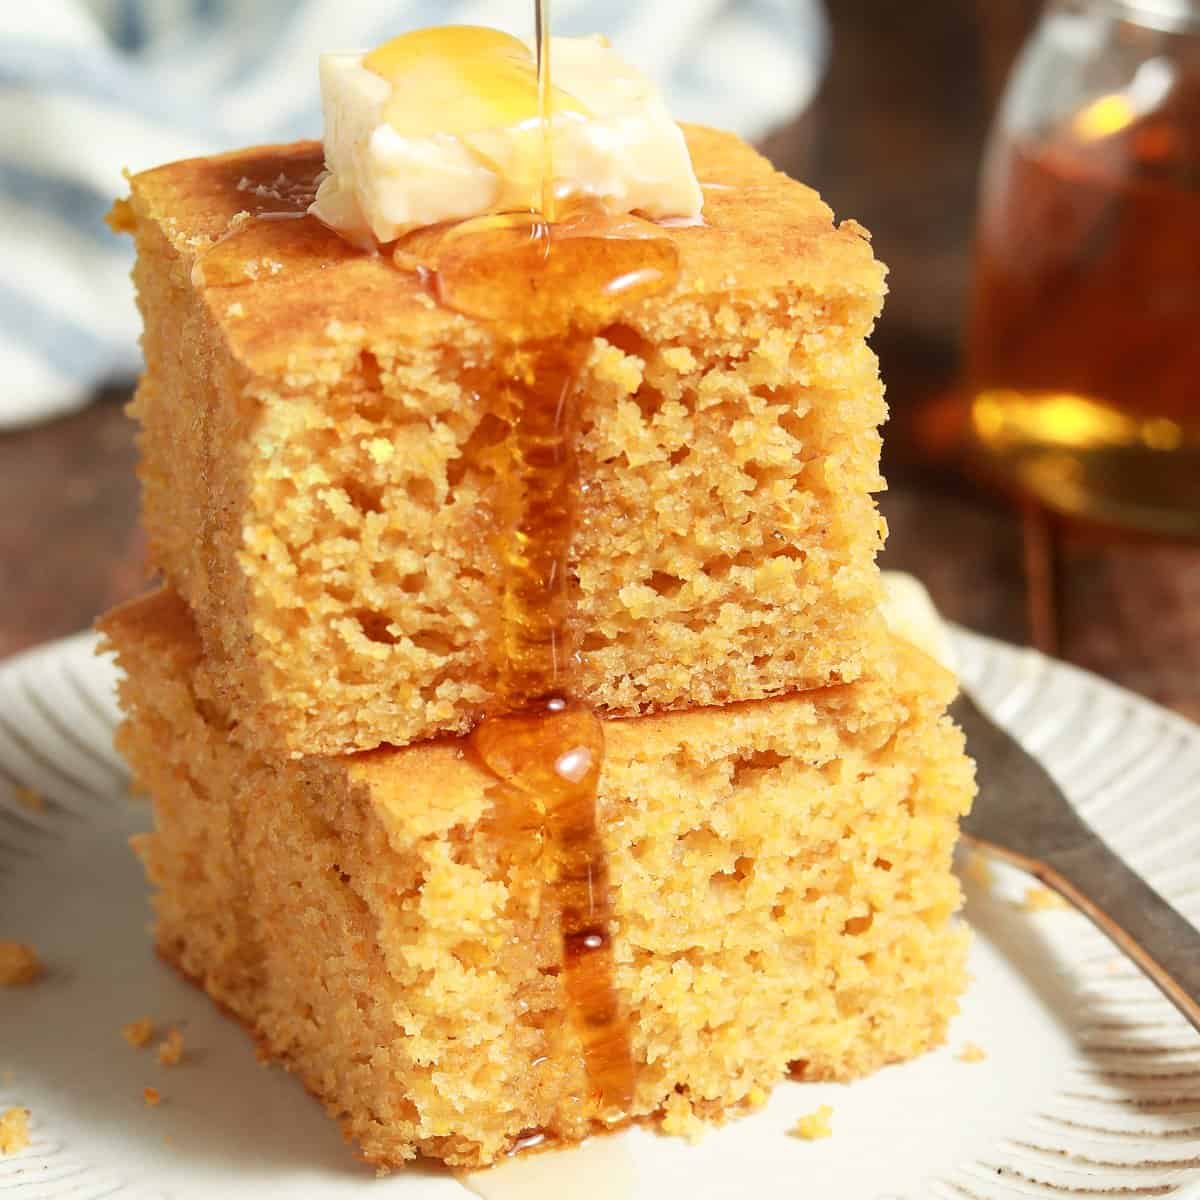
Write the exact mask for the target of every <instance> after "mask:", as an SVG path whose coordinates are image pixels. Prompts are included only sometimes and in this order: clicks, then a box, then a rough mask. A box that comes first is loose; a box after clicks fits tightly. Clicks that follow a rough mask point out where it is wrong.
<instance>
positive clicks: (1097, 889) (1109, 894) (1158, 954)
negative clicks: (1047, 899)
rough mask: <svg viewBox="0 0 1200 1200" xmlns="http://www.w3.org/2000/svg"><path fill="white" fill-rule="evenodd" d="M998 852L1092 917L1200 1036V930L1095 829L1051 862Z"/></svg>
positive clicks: (1050, 858) (1054, 855)
mask: <svg viewBox="0 0 1200 1200" xmlns="http://www.w3.org/2000/svg"><path fill="white" fill-rule="evenodd" d="M987 848H988V849H989V850H991V851H992V852H993V853H996V854H999V855H1000V856H1001V857H1003V858H1006V859H1008V860H1009V861H1010V862H1012V863H1013V864H1014V865H1016V866H1018V867H1020V868H1022V870H1025V871H1028V872H1029V873H1030V874H1031V875H1034V876H1036V877H1037V878H1038V879H1040V880H1041V881H1042V883H1044V884H1045V885H1046V886H1047V887H1049V888H1052V889H1053V890H1054V891H1056V892H1058V893H1059V895H1061V896H1062V897H1063V898H1064V899H1066V900H1068V901H1070V902H1071V903H1072V904H1073V905H1074V906H1075V907H1076V908H1078V909H1079V910H1080V912H1082V913H1083V914H1084V915H1085V916H1087V917H1088V918H1089V919H1090V920H1091V921H1092V923H1093V924H1095V925H1096V927H1097V928H1098V929H1099V930H1100V931H1101V932H1102V933H1104V934H1105V935H1106V936H1107V937H1108V938H1109V939H1110V940H1111V941H1112V942H1114V943H1115V944H1116V946H1117V947H1118V948H1119V949H1120V950H1121V951H1122V952H1123V953H1124V954H1126V955H1128V956H1129V957H1130V958H1131V959H1133V961H1134V962H1135V963H1136V964H1137V965H1138V966H1139V967H1140V968H1141V970H1142V971H1143V972H1144V973H1145V974H1146V975H1147V976H1148V977H1149V978H1150V980H1151V981H1152V982H1153V983H1154V984H1155V985H1156V986H1157V987H1158V989H1159V990H1160V991H1161V992H1162V994H1163V995H1164V996H1166V998H1167V999H1168V1000H1170V1001H1171V1003H1172V1004H1174V1005H1175V1007H1176V1008H1177V1009H1179V1011H1180V1012H1181V1013H1182V1014H1183V1015H1184V1016H1185V1017H1186V1018H1187V1019H1188V1020H1189V1021H1190V1022H1191V1023H1192V1025H1193V1026H1194V1027H1195V1029H1196V1031H1197V1032H1200V930H1197V929H1196V927H1195V926H1194V925H1193V924H1192V923H1191V922H1190V921H1189V920H1188V919H1187V918H1186V917H1184V916H1182V915H1181V914H1180V913H1179V912H1178V911H1177V910H1176V909H1174V908H1172V907H1171V905H1169V904H1168V903H1167V902H1166V901H1165V900H1164V899H1163V898H1162V897H1161V896H1160V895H1159V894H1158V893H1157V892H1156V891H1155V890H1154V889H1153V888H1152V887H1151V886H1150V885H1149V884H1148V883H1147V882H1146V881H1145V880H1144V879H1143V878H1142V877H1141V876H1140V875H1138V874H1137V872H1135V871H1133V870H1131V869H1130V868H1129V867H1128V866H1126V864H1125V863H1124V862H1123V861H1122V860H1121V859H1120V858H1118V857H1117V855H1115V854H1114V853H1113V852H1112V851H1111V850H1110V849H1109V848H1108V847H1107V846H1106V845H1105V844H1104V842H1102V841H1101V840H1100V838H1099V837H1097V836H1096V835H1095V834H1094V833H1092V832H1091V831H1090V830H1089V831H1088V836H1087V837H1086V839H1085V840H1084V841H1082V842H1080V843H1078V844H1077V845H1074V846H1071V847H1069V848H1064V849H1062V850H1058V851H1056V852H1054V853H1052V854H1049V855H1047V856H1046V859H1045V861H1037V860H1035V859H1031V858H1026V857H1025V856H1024V855H1021V854H1016V853H1013V852H1012V851H1009V850H1002V849H1000V848H999V847H997V846H994V845H992V844H991V843H988V846H987Z"/></svg>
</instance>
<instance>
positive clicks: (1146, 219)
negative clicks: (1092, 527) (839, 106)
mask: <svg viewBox="0 0 1200 1200" xmlns="http://www.w3.org/2000/svg"><path fill="white" fill-rule="evenodd" d="M968 380H969V384H970V393H971V429H972V437H973V443H974V447H975V449H976V451H977V452H978V455H979V457H980V460H981V461H982V462H983V464H984V465H985V466H986V467H987V468H988V469H989V470H990V471H992V472H993V473H996V474H998V475H999V476H1000V477H1001V478H1002V479H1004V480H1006V481H1007V482H1008V483H1010V484H1012V485H1014V486H1015V487H1016V488H1017V489H1019V490H1021V491H1024V492H1026V493H1031V494H1033V495H1034V496H1035V497H1037V498H1038V499H1040V500H1041V501H1043V502H1044V503H1046V504H1047V505H1049V506H1050V507H1051V508H1054V509H1057V510H1059V511H1063V512H1067V513H1071V514H1075V515H1080V516H1085V517H1089V518H1095V519H1098V520H1101V521H1105V522H1108V523H1114V524H1119V525H1127V526H1133V527H1137V528H1142V529H1149V530H1154V531H1158V532H1163V533H1174V534H1184V535H1200V0H1060V2H1058V3H1052V4H1051V5H1050V6H1049V7H1048V9H1047V10H1046V12H1045V13H1044V14H1043V17H1042V20H1041V22H1040V24H1039V25H1038V27H1037V29H1036V30H1035V32H1034V34H1033V36H1032V38H1031V40H1030V42H1029V44H1028V45H1027V47H1026V48H1025V50H1024V52H1023V54H1022V57H1021V59H1020V61H1019V62H1018V65H1017V68H1016V70H1015V72H1014V75H1013V78H1012V81H1011V82H1010V84H1009V87H1008V91H1007V93H1006V96H1005V98H1004V100H1003V103H1002V106H1001V110H1000V113H999V115H998V117H997V120H996V125H995V128H994V130H993V133H992V136H991V140H990V144H989V147H988V152H987V156H986V161H985V166H984V173H983V179H982V188H981V199H980V217H979V228H978V234H977V251H976V275H975V285H974V298H973V304H972V314H971V325H970V332H969V339H968Z"/></svg>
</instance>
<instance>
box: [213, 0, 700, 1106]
mask: <svg viewBox="0 0 1200 1200" xmlns="http://www.w3.org/2000/svg"><path fill="white" fill-rule="evenodd" d="M536 4H537V11H536V19H537V51H538V55H537V70H538V77H537V78H538V104H539V117H540V121H541V126H542V128H541V136H542V164H541V165H542V181H541V185H542V186H541V198H542V207H543V212H541V213H536V212H534V213H530V212H526V213H501V214H497V215H491V216H484V217H479V218H474V219H471V220H467V221H463V222H459V223H457V224H452V225H446V226H440V227H433V228H426V229H419V230H416V231H415V232H413V233H411V234H409V235H407V236H406V237H404V238H402V239H401V240H400V241H399V242H397V243H396V244H395V245H394V246H393V248H392V255H391V256H392V259H393V261H394V263H395V264H396V265H397V266H398V267H399V268H401V269H402V270H407V271H411V272H412V273H414V274H415V275H416V276H417V278H418V279H419V280H420V281H421V283H422V284H423V285H424V286H425V287H426V288H427V290H428V291H429V292H430V293H431V294H432V295H433V297H434V298H435V299H436V300H437V301H438V302H439V303H440V304H442V305H443V306H444V307H447V308H450V309H453V310H455V311H458V312H461V313H464V314H465V315H468V316H471V317H474V318H477V319H480V320H483V321H486V322H488V323H489V324H490V325H491V326H492V327H493V329H494V331H495V334H496V341H497V352H496V356H495V363H496V367H495V393H494V395H493V396H492V397H490V400H491V404H490V405H489V407H491V408H492V409H493V410H494V411H495V412H496V413H497V415H498V416H500V417H502V418H503V419H504V420H505V421H506V422H507V424H508V425H509V429H510V432H509V434H508V436H507V437H506V439H505V443H504V447H503V459H504V463H503V468H502V470H501V479H500V483H501V487H500V493H501V495H500V499H499V510H500V511H499V513H498V517H499V524H500V526H501V529H500V533H499V536H498V546H497V551H498V557H499V559H500V562H501V564H502V566H503V580H502V585H501V587H502V599H501V606H500V607H501V611H500V622H499V630H498V636H497V637H496V638H495V639H494V648H493V651H492V654H493V667H494V672H495V675H496V678H497V681H498V682H497V694H496V696H495V708H496V710H497V713H498V715H493V716H488V717H485V718H484V719H483V720H482V721H480V722H479V724H478V725H477V726H476V727H475V729H474V730H473V732H472V733H471V735H470V744H471V747H472V750H473V751H474V753H475V754H476V756H477V757H478V759H479V760H480V762H481V763H482V764H483V765H484V766H485V767H486V769H487V770H488V771H489V772H490V773H491V774H492V775H493V776H494V777H495V779H496V780H497V784H498V786H497V788H496V789H495V793H496V794H495V795H494V796H493V800H494V805H493V812H492V819H491V822H490V823H491V825H492V827H493V828H495V829H496V830H497V831H498V832H499V834H500V836H501V837H503V838H505V839H506V840H507V842H508V846H507V850H508V853H507V855H506V857H507V858H508V860H509V862H510V864H511V866H512V869H513V870H514V872H515V873H516V875H517V876H518V877H517V878H515V879H514V880H513V881H512V886H513V892H514V900H515V901H516V902H517V905H518V907H522V906H524V905H525V904H527V903H528V902H529V900H530V899H533V900H535V901H536V897H537V894H538V893H539V892H541V893H542V894H543V896H546V895H548V896H549V899H550V902H551V903H552V904H553V906H554V908H555V909H556V910H557V913H558V923H559V931H560V937H561V943H562V970H561V975H560V978H561V980H562V986H563V990H564V993H565V998H566V1010H567V1017H568V1019H569V1020H570V1023H571V1025H572V1026H573V1027H574V1030H575V1032H576V1034H577V1036H578V1038H579V1043H580V1048H581V1051H582V1058H583V1067H584V1071H585V1074H586V1078H587V1084H588V1093H589V1094H588V1095H587V1096H585V1097H583V1098H582V1099H583V1101H584V1104H585V1111H586V1112H587V1114H588V1115H589V1116H590V1117H591V1119H593V1120H597V1121H600V1122H603V1123H605V1124H608V1125H613V1124H616V1123H617V1122H619V1121H620V1120H622V1119H623V1118H625V1117H626V1116H628V1114H629V1113H630V1111H631V1107H632V1103H633V1093H634V1084H635V1066H634V1061H633V1055H632V1050H631V1046H630V1037H629V1023H628V1019H627V1017H626V1015H625V1013H624V1012H623V1011H622V1008H621V1005H620V1001H619V997H618V995H617V991H616V988H615V984H614V957H613V945H612V936H611V926H612V923H613V907H612V897H611V893H610V886H609V873H608V863H607V857H606V854H605V851H604V844H603V839H602V836H601V832H600V828H599V824H598V821H597V812H596V799H597V785H598V782H599V778H600V771H601V767H602V764H603V757H604V732H603V727H602V723H601V722H600V720H599V718H598V717H597V716H596V714H595V713H593V712H592V711H591V710H590V709H589V708H588V707H587V706H585V705H583V704H580V703H578V702H577V701H576V700H575V698H574V696H573V688H572V679H571V675H572V671H573V668H574V664H575V660H576V656H577V655H576V646H575V644H574V638H573V621H572V596H571V581H570V551H571V545H572V541H573V537H574V532H575V525H576V516H577V506H578V496H579V470H578V461H577V451H576V443H577V439H578V433H579V421H580V413H579V407H580V394H579V391H580V389H579V382H580V376H581V373H582V371H583V368H584V366H585V364H586V362H587V359H588V356H589V353H590V351H591V346H592V341H593V338H594V337H595V335H596V334H597V333H599V332H600V330H601V329H603V328H604V327H605V326H606V325H608V324H610V323H612V322H613V321H614V320H615V319H616V318H617V317H618V316H619V315H620V314H621V313H622V312H624V311H625V310H626V309H627V308H628V307H629V306H630V305H631V304H634V303H636V302H637V301H639V300H641V299H644V298H646V297H649V296H653V295H657V294H660V293H661V292H663V291H665V290H667V289H669V288H670V287H671V286H672V285H673V284H674V282H675V280H676V278H677V274H678V265H679V264H678V253H677V251H676V248H675V245H674V243H673V242H671V241H670V240H669V239H667V238H665V237H663V236H662V234H661V232H660V231H659V230H658V228H657V227H656V226H654V225H652V224H650V223H649V222H646V221H642V220H640V219H639V218H636V217H631V216H630V217H622V216H614V215H611V214H606V213H604V212H601V211H597V210H591V209H579V208H576V209H574V210H573V211H569V212H562V211H560V210H559V206H558V205H557V203H556V197H555V195H554V182H553V160H552V146H551V136H550V133H551V129H550V110H551V103H552V97H553V94H554V93H553V89H552V86H551V82H550V53H549V48H550V38H549V3H548V0H536ZM305 215H306V214H305V212H304V211H299V212H291V211H286V210H284V211H278V212H260V213H256V214H254V216H253V218H252V219H251V220H244V221H243V222H242V223H239V224H235V225H234V226H233V227H231V228H230V229H229V230H228V231H227V233H226V234H225V236H223V237H221V238H219V239H218V240H217V242H216V243H214V245H213V246H212V247H211V248H209V250H208V251H207V252H205V253H204V254H202V255H201V256H200V257H199V259H198V261H197V262H196V264H195V267H194V268H193V271H194V279H195V281H196V282H197V283H198V284H200V285H213V284H216V285H218V286H221V285H223V286H229V285H232V284H237V283H243V282H248V281H249V280H250V279H251V278H253V272H252V271H250V270H249V269H247V268H248V266H252V265H253V260H249V262H248V260H247V259H246V257H245V255H244V254H240V253H239V250H240V243H241V242H242V237H241V236H240V235H245V234H248V233H249V231H250V229H251V228H252V227H253V225H254V224H255V223H256V222H257V221H259V220H268V221H270V220H288V219H292V218H300V217H304V216H305ZM689 223H690V222H689ZM360 249H361V248H360ZM538 843H540V844H541V847H542V854H541V856H540V857H541V861H539V854H538V851H537V845H538Z"/></svg>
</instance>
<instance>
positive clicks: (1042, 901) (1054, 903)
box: [1020, 887, 1071, 912]
mask: <svg viewBox="0 0 1200 1200" xmlns="http://www.w3.org/2000/svg"><path fill="white" fill-rule="evenodd" d="M1070 907H1071V906H1070V905H1069V904H1068V903H1067V902H1066V901H1065V900H1064V899H1063V898H1062V897H1061V896H1060V895H1059V894H1058V893H1057V892H1052V891H1051V890H1050V889H1049V888H1045V887H1030V888H1026V889H1025V898H1024V899H1023V900H1022V901H1021V904H1020V908H1021V909H1022V911H1024V912H1054V911H1056V910H1058V909H1063V908H1070Z"/></svg>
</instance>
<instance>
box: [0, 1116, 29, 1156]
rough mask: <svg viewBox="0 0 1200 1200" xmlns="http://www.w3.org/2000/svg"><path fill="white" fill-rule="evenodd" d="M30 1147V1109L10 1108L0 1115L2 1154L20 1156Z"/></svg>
mask: <svg viewBox="0 0 1200 1200" xmlns="http://www.w3.org/2000/svg"><path fill="white" fill-rule="evenodd" d="M28 1146H29V1109H27V1108H10V1109H6V1110H5V1112H3V1113H0V1154H20V1152H21V1151H22V1150H25V1149H27V1148H28Z"/></svg>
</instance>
